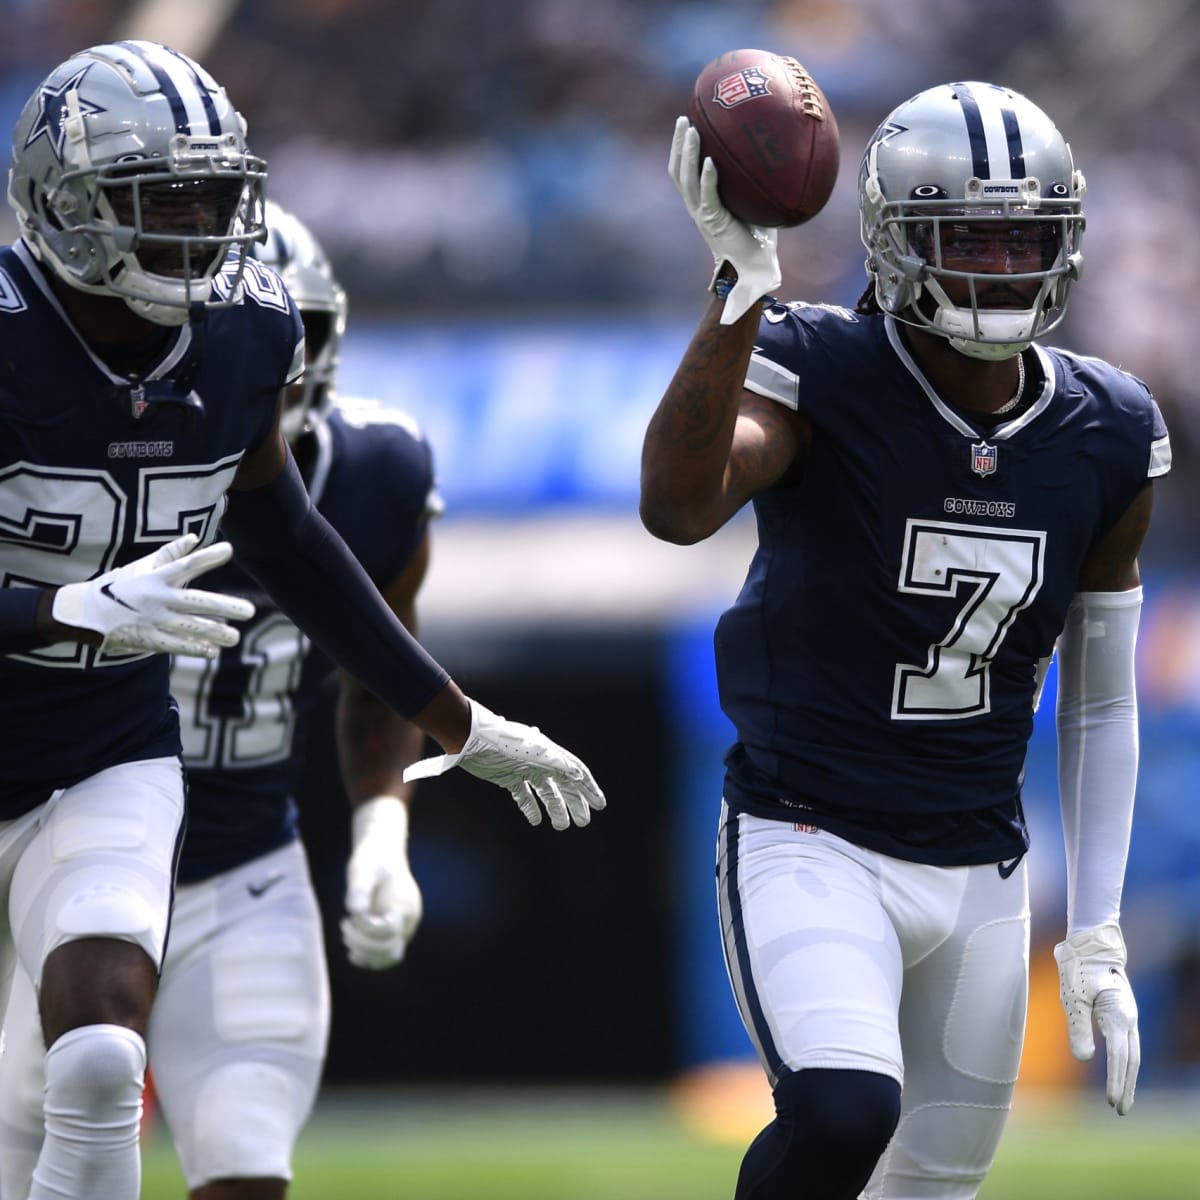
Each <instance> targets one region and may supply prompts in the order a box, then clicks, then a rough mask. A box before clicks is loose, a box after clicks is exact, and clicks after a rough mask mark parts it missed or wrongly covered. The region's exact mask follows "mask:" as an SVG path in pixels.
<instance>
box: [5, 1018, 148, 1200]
mask: <svg viewBox="0 0 1200 1200" xmlns="http://www.w3.org/2000/svg"><path fill="white" fill-rule="evenodd" d="M145 1076H146V1044H145V1042H143V1041H142V1039H141V1038H140V1037H139V1036H138V1035H137V1034H136V1033H134V1032H133V1030H132V1029H126V1028H125V1027H124V1026H121V1025H83V1026H80V1027H79V1028H78V1029H72V1030H71V1031H70V1032H69V1033H64V1034H63V1036H62V1037H60V1038H59V1039H58V1041H56V1042H55V1043H54V1045H53V1046H51V1047H50V1049H49V1050H48V1051H47V1053H46V1099H45V1105H44V1112H45V1140H44V1141H43V1143H42V1151H41V1154H40V1155H39V1156H38V1159H37V1165H36V1166H35V1167H34V1171H33V1180H34V1188H33V1191H34V1194H36V1195H38V1196H41V1195H46V1196H80V1195H83V1194H84V1191H85V1190H86V1193H87V1195H89V1196H112V1197H118V1196H122V1197H123V1196H136V1195H138V1187H139V1180H140V1177H141V1160H140V1147H139V1145H138V1135H139V1133H140V1127H141V1116H142V1087H143V1084H144V1083H145ZM81 1189H83V1190H81ZM20 1194H22V1193H18V1195H20Z"/></svg>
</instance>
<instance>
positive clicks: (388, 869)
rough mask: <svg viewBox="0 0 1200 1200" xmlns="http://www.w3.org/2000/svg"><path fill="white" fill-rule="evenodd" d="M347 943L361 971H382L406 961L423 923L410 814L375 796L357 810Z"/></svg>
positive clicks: (348, 879) (348, 885)
mask: <svg viewBox="0 0 1200 1200" xmlns="http://www.w3.org/2000/svg"><path fill="white" fill-rule="evenodd" d="M351 841H352V844H353V851H352V852H351V855H350V862H349V864H348V865H347V867H346V915H345V916H344V917H343V918H342V942H343V943H344V945H345V947H346V954H347V956H348V957H349V959H350V961H351V962H352V963H353V964H354V965H355V966H356V967H366V968H367V969H368V970H371V971H382V970H384V969H386V968H387V967H392V966H395V965H396V963H398V962H399V961H400V960H401V959H402V958H403V957H404V951H405V949H406V947H407V946H408V943H409V942H410V941H412V938H413V934H415V933H416V932H417V926H418V925H419V924H420V923H421V913H422V911H423V908H422V904H421V889H420V888H419V887H417V881H416V880H415V879H414V878H413V873H412V871H411V870H410V868H409V865H408V808H407V807H406V806H405V804H404V802H403V801H402V800H399V799H397V797H395V796H376V797H375V798H374V799H372V800H367V801H365V802H364V803H362V804H360V805H359V806H358V807H357V808H356V809H355V810H354V818H353V824H352V826H351Z"/></svg>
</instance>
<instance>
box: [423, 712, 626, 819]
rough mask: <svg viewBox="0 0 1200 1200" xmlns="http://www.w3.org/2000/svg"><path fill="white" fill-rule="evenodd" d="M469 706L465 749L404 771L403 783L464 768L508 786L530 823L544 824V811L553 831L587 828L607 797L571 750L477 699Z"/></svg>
mask: <svg viewBox="0 0 1200 1200" xmlns="http://www.w3.org/2000/svg"><path fill="white" fill-rule="evenodd" d="M470 705H471V733H470V735H469V736H468V738H467V741H466V744H465V745H464V746H463V748H462V749H461V750H460V751H459V752H458V753H457V754H439V755H437V756H435V757H433V758H423V759H422V760H421V761H420V762H415V763H413V764H412V766H411V767H409V768H408V769H407V770H406V771H405V772H404V781H405V783H408V782H409V781H410V780H413V779H427V778H429V777H430V776H432V775H442V774H444V773H445V772H446V771H448V770H450V768H451V767H462V769H463V770H464V771H468V772H470V774H472V775H475V776H476V777H478V778H479V779H486V780H487V781H488V782H489V783H495V784H499V786H500V787H502V788H507V789H508V790H509V792H511V793H512V798H513V799H514V800H515V801H516V802H517V807H518V808H519V809H520V810H521V811H522V812H523V813H524V814H525V819H526V820H527V821H528V822H529V823H530V825H540V824H541V823H542V808H545V810H546V813H547V815H548V816H549V817H550V824H551V825H553V826H554V828H555V829H568V828H569V827H570V826H571V824H572V823H574V824H576V825H586V824H587V823H588V822H589V821H590V820H591V819H592V813H593V812H599V811H600V809H602V808H603V807H604V805H605V799H604V793H603V792H602V791H601V790H600V789H599V787H597V786H596V781H595V780H594V779H593V778H592V773H591V771H589V770H588V769H587V767H586V766H584V764H583V762H582V761H581V760H580V759H578V758H576V757H575V755H574V754H572V753H571V752H570V751H569V750H564V749H563V748H562V747H561V746H560V745H558V743H557V742H552V741H551V740H550V739H549V738H548V737H546V735H545V734H544V733H542V732H541V730H540V729H538V728H536V727H535V726H533V725H522V724H521V723H520V722H518V721H506V720H505V719H504V718H503V717H498V716H497V715H496V714H495V713H494V712H490V711H489V710H488V709H486V708H484V706H483V705H482V704H480V703H479V702H478V701H476V700H471V701H470ZM539 805H540V806H541V807H539Z"/></svg>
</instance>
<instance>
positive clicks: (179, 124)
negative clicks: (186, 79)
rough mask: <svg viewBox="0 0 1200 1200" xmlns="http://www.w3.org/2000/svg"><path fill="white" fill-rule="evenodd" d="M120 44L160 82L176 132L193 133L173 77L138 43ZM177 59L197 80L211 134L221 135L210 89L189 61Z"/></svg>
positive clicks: (185, 106)
mask: <svg viewBox="0 0 1200 1200" xmlns="http://www.w3.org/2000/svg"><path fill="white" fill-rule="evenodd" d="M119 44H120V45H121V46H122V47H123V48H124V49H126V50H128V51H129V52H130V53H131V54H136V55H137V56H138V58H140V59H141V60H142V62H144V63H145V64H146V66H148V67H149V68H150V70H151V72H152V74H153V75H154V78H155V79H156V80H157V81H158V86H159V87H160V88H161V89H162V93H163V95H164V96H166V98H167V102H168V103H169V104H170V106H171V115H172V117H173V118H174V121H175V132H176V133H191V132H192V119H191V117H189V116H188V110H187V104H186V103H185V102H184V99H183V96H182V95H180V92H179V89H178V88H177V87H176V86H175V81H174V80H173V79H172V78H171V76H170V75H169V74H168V73H167V72H166V71H164V70H163V69H162V67H160V66H158V65H156V64H155V63H154V62H153V61H152V60H151V59H150V57H149V56H148V55H146V54H144V53H143V51H142V48H141V47H140V46H139V45H137V43H135V42H121V43H119ZM168 53H172V54H174V53H175V52H174V51H168ZM176 57H177V58H178V59H179V60H180V62H182V63H183V64H184V65H185V66H187V68H188V70H189V71H190V72H191V74H192V76H193V78H194V79H195V80H196V91H197V92H198V94H199V95H200V96H201V97H203V101H204V113H205V116H206V117H207V118H208V131H209V133H211V134H213V135H216V134H219V133H220V132H221V123H220V121H219V120H217V110H216V108H215V107H214V106H213V102H212V97H210V96H209V94H208V89H207V88H206V87H205V86H204V84H203V83H202V82H201V80H200V77H199V76H198V75H197V74H196V71H195V68H194V67H192V65H191V64H190V63H189V62H188V60H187V59H186V58H184V57H183V55H181V54H176Z"/></svg>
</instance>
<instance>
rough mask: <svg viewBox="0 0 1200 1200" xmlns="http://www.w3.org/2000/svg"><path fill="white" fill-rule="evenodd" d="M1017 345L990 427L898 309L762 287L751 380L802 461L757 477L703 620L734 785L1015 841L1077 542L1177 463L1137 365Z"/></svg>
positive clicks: (942, 852)
mask: <svg viewBox="0 0 1200 1200" xmlns="http://www.w3.org/2000/svg"><path fill="white" fill-rule="evenodd" d="M1029 353H1036V354H1037V355H1038V361H1039V363H1040V366H1041V373H1042V376H1043V380H1044V383H1043V387H1042V390H1041V394H1040V395H1039V396H1038V397H1037V398H1036V400H1035V401H1034V403H1033V404H1032V405H1031V406H1030V407H1029V408H1028V409H1027V410H1025V411H1023V412H1021V413H1020V415H1019V416H1017V418H1016V419H1015V420H1011V421H1009V422H1007V423H1006V424H1001V425H998V426H995V427H994V428H988V427H986V426H983V425H977V424H975V423H974V422H973V421H972V420H971V419H970V417H969V416H968V415H966V414H964V413H962V412H960V411H957V410H955V409H953V408H951V407H949V406H948V405H946V404H945V403H944V402H943V401H942V400H941V399H940V398H939V397H938V396H937V394H936V392H934V390H933V389H932V387H930V386H929V384H928V383H927V382H926V381H925V379H924V378H923V376H922V375H921V373H920V371H919V370H918V369H917V367H916V366H915V364H914V363H913V361H912V359H911V358H910V356H909V354H908V352H907V350H906V349H905V347H904V344H903V342H902V341H901V340H900V337H899V334H898V332H897V329H896V326H895V323H894V322H893V321H892V320H891V319H890V318H886V319H885V318H883V317H875V318H871V317H863V316H859V315H856V314H854V313H851V312H849V311H847V310H845V309H839V308H831V307H826V306H810V305H787V306H781V305H776V306H773V307H771V308H769V309H767V311H766V314H765V319H764V320H763V323H762V326H761V329H760V335H759V339H758V344H757V349H756V350H755V352H754V355H753V357H752V358H751V361H750V367H749V371H748V374H747V379H746V386H747V388H749V389H750V390H751V391H755V392H758V393H760V394H762V395H764V396H768V397H770V398H771V399H774V400H777V401H778V402H779V403H781V404H784V405H787V406H788V407H790V408H793V409H797V410H798V411H800V412H801V413H803V414H804V416H805V417H807V418H808V419H809V421H810V422H811V423H812V427H813V438H812V447H811V450H810V452H809V454H808V456H807V459H806V461H805V463H804V467H803V472H802V477H801V478H800V480H799V482H797V483H795V484H784V485H779V486H776V487H774V488H771V489H769V490H768V491H766V492H764V493H762V494H760V495H759V496H757V497H756V498H755V500H754V510H755V514H756V516H757V520H758V536H759V547H758V551H757V553H756V555H755V557H754V560H753V562H752V563H751V566H750V569H749V573H748V576H747V579H746V582H745V585H744V586H743V588H742V591H741V594H740V595H739V597H738V599H737V602H736V603H735V604H734V605H733V607H732V608H730V609H729V611H727V612H726V613H725V614H724V615H723V617H722V618H721V621H720V623H719V625H718V627H717V633H716V650H717V666H718V677H719V682H720V694H721V703H722V706H723V708H724V710H725V712H726V713H727V714H728V715H729V717H730V719H731V720H732V721H733V723H734V725H735V727H736V729H737V734H738V742H737V744H736V745H735V746H734V747H733V749H732V750H731V751H730V753H729V756H728V759H727V767H728V778H727V798H728V800H729V802H730V804H731V805H732V806H733V807H734V808H735V809H738V810H739V811H745V812H750V813H755V814H757V815H759V816H763V817H773V818H779V819H782V820H788V821H799V822H802V823H807V824H813V825H818V826H820V827H821V828H824V829H829V830H831V831H833V832H835V833H840V834H842V835H844V836H845V837H846V838H848V839H849V840H850V841H853V842H856V843H858V844H860V845H863V846H866V847H868V848H870V849H874V850H879V851H881V852H883V853H886V854H889V855H892V856H895V857H897V858H903V859H909V860H912V861H915V862H926V863H934V864H942V865H949V864H969V863H980V862H999V861H1002V860H1006V859H1011V858H1013V857H1015V856H1017V855H1019V854H1021V853H1023V852H1024V850H1025V849H1026V847H1027V845H1028V837H1027V833H1026V829H1025V822H1024V818H1023V816H1022V813H1021V806H1020V789H1021V773H1022V766H1023V763H1024V757H1025V747H1026V743H1027V742H1028V740H1029V737H1030V735H1031V734H1032V731H1033V709H1034V697H1035V694H1036V692H1037V688H1038V685H1039V682H1040V678H1041V669H1040V668H1041V666H1042V664H1043V663H1044V661H1046V660H1048V659H1049V656H1050V655H1051V654H1052V652H1053V649H1054V642H1055V639H1056V638H1057V636H1058V634H1059V632H1060V631H1061V629H1062V627H1063V623H1064V620H1065V618H1066V612H1067V606H1068V604H1069V603H1070V600H1071V597H1072V596H1073V595H1074V593H1075V591H1076V588H1077V583H1078V579H1079V573H1080V569H1081V567H1082V564H1083V562H1084V559H1085V557H1086V555H1087V553H1088V551H1089V549H1090V548H1091V547H1092V546H1093V545H1094V544H1095V542H1096V541H1097V539H1098V538H1099V537H1100V536H1101V535H1102V534H1104V533H1105V532H1106V531H1107V530H1108V529H1109V528H1111V526H1112V525H1113V524H1114V523H1115V522H1116V521H1117V519H1118V518H1119V517H1120V516H1121V514H1122V513H1124V511H1125V510H1126V509H1127V508H1128V507H1129V505H1130V503H1131V502H1132V501H1133V499H1134V497H1135V496H1136V495H1137V494H1138V492H1139V491H1141V489H1142V488H1143V487H1144V486H1145V485H1146V483H1147V481H1148V480H1149V479H1151V478H1153V477H1155V476H1157V475H1159V474H1162V473H1164V472H1165V470H1166V469H1167V465H1168V463H1169V451H1168V448H1167V432H1166V428H1165V426H1164V424H1163V420H1162V416H1161V415H1160V413H1159V411H1158V407H1157V405H1156V404H1155V403H1154V400H1153V399H1152V398H1151V396H1150V395H1149V393H1148V392H1147V390H1146V388H1145V386H1144V385H1143V384H1142V383H1141V382H1140V381H1138V380H1137V379H1135V378H1133V377H1132V376H1130V375H1127V374H1126V373H1125V372H1123V371H1119V370H1117V369H1116V368H1115V367H1112V366H1109V365H1108V364H1107V363H1104V362H1101V361H1100V360H1098V359H1093V358H1082V357H1080V356H1078V355H1074V354H1069V353H1066V352H1064V351H1061V350H1044V349H1041V348H1040V347H1034V348H1033V349H1031V350H1030V351H1029ZM864 548H869V551H868V552H864ZM830 646H837V647H838V648H839V652H838V654H837V655H831V654H830V653H829V652H828V648H829V647H830ZM847 680H853V681H854V686H853V687H850V688H848V687H846V681H847Z"/></svg>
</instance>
